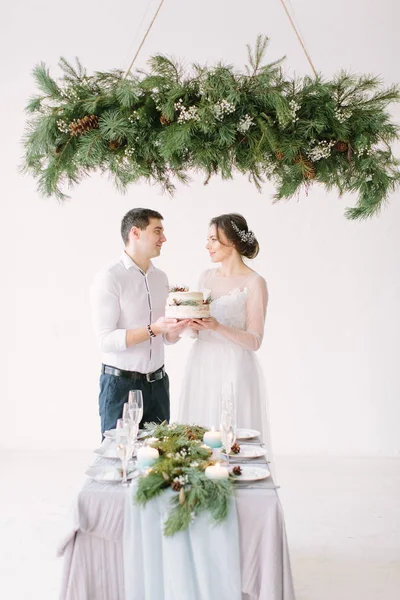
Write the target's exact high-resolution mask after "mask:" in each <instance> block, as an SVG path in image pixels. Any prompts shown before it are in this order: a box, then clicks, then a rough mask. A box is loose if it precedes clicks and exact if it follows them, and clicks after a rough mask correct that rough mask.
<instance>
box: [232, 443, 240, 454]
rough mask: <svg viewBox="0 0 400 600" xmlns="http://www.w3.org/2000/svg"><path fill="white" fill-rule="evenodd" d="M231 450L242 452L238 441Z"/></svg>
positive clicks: (236, 452)
mask: <svg viewBox="0 0 400 600" xmlns="http://www.w3.org/2000/svg"><path fill="white" fill-rule="evenodd" d="M231 452H233V454H239V452H240V446H239V444H238V443H237V442H235V443H234V444H233V446H232V448H231Z"/></svg>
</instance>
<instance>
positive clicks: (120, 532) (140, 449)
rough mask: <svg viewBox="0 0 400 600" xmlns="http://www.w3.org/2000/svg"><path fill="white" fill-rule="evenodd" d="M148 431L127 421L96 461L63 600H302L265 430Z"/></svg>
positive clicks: (171, 427) (80, 505) (78, 516)
mask: <svg viewBox="0 0 400 600" xmlns="http://www.w3.org/2000/svg"><path fill="white" fill-rule="evenodd" d="M125 416H128V414H126V415H125ZM131 416H132V415H131ZM136 418H137V415H136ZM145 427H146V428H145V430H144V431H140V432H139V433H138V431H137V429H135V427H134V428H133V433H132V423H130V424H129V419H128V418H126V419H121V420H120V421H119V422H118V423H117V429H115V430H111V431H109V432H105V439H104V440H103V442H102V444H101V446H100V447H99V448H98V449H97V450H96V451H95V460H94V463H93V465H91V466H90V467H88V469H87V471H86V474H87V475H88V479H87V481H86V483H85V484H84V486H83V488H82V490H81V491H80V493H79V494H78V497H77V502H76V507H75V514H74V525H73V527H72V528H71V530H70V531H69V533H68V535H67V536H66V538H65V539H64V541H63V542H62V543H61V544H60V547H59V552H58V553H59V556H64V573H63V581H62V589H61V594H60V599H61V600H93V599H94V598H96V600H188V599H190V600H210V599H213V598H219V599H224V598H227V599H228V598H229V600H235V599H237V600H294V592H293V584H292V576H291V570H290V561H289V553H288V547H287V541H286V533H285V525H284V518H283V514H282V509H281V505H280V502H279V498H278V495H277V492H276V488H277V486H276V485H275V483H274V481H273V478H272V476H271V473H270V470H269V468H268V467H269V465H268V457H267V456H266V450H265V448H264V446H263V445H262V442H261V441H260V439H259V437H258V435H259V432H258V431H256V430H241V429H235V430H234V431H233V432H232V431H231V428H230V429H229V431H228V433H227V431H226V430H224V428H223V427H222V426H221V431H215V429H214V428H212V429H211V430H208V429H206V428H203V427H199V426H196V425H184V424H176V423H172V424H167V423H162V424H158V425H155V424H146V426H145ZM232 433H233V434H232ZM241 435H243V436H244V439H241V438H240V436H241ZM124 436H126V438H124ZM132 437H133V444H131V445H129V443H130V441H129V440H130V439H132ZM123 439H126V440H127V452H125V451H124V450H123V449H121V446H124V443H122V444H121V440H123ZM224 446H225V447H224ZM226 449H229V450H230V451H229V453H228V454H227V453H226ZM246 449H247V450H246ZM251 450H253V452H251ZM132 454H133V455H134V458H133V459H132V458H130V457H131V456H132ZM253 454H254V456H253ZM121 465H122V467H121Z"/></svg>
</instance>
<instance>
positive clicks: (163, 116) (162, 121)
mask: <svg viewBox="0 0 400 600" xmlns="http://www.w3.org/2000/svg"><path fill="white" fill-rule="evenodd" d="M160 123H161V125H169V124H170V123H172V121H170V120H169V119H167V117H166V116H165V115H161V117H160Z"/></svg>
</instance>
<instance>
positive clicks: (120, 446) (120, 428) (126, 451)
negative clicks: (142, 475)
mask: <svg viewBox="0 0 400 600" xmlns="http://www.w3.org/2000/svg"><path fill="white" fill-rule="evenodd" d="M116 429H117V435H116V443H117V456H118V458H119V459H120V461H121V463H122V485H128V461H129V459H130V457H131V456H132V439H131V435H130V423H129V420H128V419H118V421H117V427H116Z"/></svg>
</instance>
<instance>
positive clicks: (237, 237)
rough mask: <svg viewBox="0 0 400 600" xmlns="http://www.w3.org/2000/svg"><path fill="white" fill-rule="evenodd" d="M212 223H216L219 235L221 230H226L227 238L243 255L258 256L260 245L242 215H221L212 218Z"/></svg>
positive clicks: (246, 256)
mask: <svg viewBox="0 0 400 600" xmlns="http://www.w3.org/2000/svg"><path fill="white" fill-rule="evenodd" d="M211 225H215V227H216V230H217V236H218V232H219V231H223V232H224V234H225V235H226V238H227V239H228V240H229V241H230V242H231V243H232V244H233V246H234V247H235V248H236V250H237V251H238V252H239V254H240V255H241V256H244V257H245V258H255V257H256V256H257V254H258V252H259V250H260V246H259V244H258V242H257V240H256V237H255V235H254V233H253V232H252V231H250V229H249V226H248V225H247V221H246V219H245V218H244V217H243V216H242V215H239V214H238V213H229V214H227V215H219V217H214V218H213V219H211V221H210V226H211Z"/></svg>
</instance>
